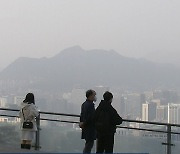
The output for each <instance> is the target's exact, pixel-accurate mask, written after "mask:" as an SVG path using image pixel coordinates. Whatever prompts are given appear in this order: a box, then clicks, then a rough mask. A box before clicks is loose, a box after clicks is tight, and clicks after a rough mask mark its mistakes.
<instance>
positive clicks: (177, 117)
mask: <svg viewBox="0 0 180 154" xmlns="http://www.w3.org/2000/svg"><path fill="white" fill-rule="evenodd" d="M168 123H172V124H180V104H173V103H169V104H168Z"/></svg>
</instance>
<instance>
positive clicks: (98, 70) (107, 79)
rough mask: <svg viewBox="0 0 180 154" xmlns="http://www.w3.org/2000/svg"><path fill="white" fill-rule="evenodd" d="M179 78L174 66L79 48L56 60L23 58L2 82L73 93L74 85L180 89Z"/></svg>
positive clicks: (0, 77)
mask: <svg viewBox="0 0 180 154" xmlns="http://www.w3.org/2000/svg"><path fill="white" fill-rule="evenodd" d="M179 77H180V69H178V68H176V67H174V66H172V65H167V64H158V63H153V62H150V61H147V60H145V59H133V58H127V57H123V56H121V55H120V54H118V53H117V52H115V51H113V50H110V51H105V50H99V49H98V50H96V49H94V50H90V51H86V50H84V49H82V48H81V47H79V46H74V47H71V48H68V49H65V50H63V51H61V52H60V53H59V54H57V55H55V56H54V57H52V58H41V59H33V58H26V57H22V58H19V59H17V60H16V61H15V62H13V63H12V64H10V65H9V66H8V67H7V68H5V69H4V70H3V71H2V72H1V73H0V80H1V81H4V82H5V81H7V80H9V81H12V80H13V81H15V82H18V83H21V82H23V83H27V85H26V86H30V87H34V88H38V89H48V88H49V89H70V88H72V87H73V86H74V85H81V86H84V87H93V86H95V85H106V86H116V87H132V88H152V87H179V86H180V80H179ZM17 86H18V85H17Z"/></svg>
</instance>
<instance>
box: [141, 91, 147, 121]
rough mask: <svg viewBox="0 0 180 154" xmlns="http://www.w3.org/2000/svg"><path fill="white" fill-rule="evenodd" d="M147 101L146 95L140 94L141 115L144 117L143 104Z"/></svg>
mask: <svg viewBox="0 0 180 154" xmlns="http://www.w3.org/2000/svg"><path fill="white" fill-rule="evenodd" d="M145 103H146V95H145V94H141V95H140V117H142V104H145Z"/></svg>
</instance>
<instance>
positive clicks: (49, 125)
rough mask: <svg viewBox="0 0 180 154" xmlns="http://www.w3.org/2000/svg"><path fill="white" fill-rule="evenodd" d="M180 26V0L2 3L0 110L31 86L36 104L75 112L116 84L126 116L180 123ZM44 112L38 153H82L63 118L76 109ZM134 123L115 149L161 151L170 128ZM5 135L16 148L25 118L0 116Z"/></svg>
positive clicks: (116, 101) (15, 105) (76, 133)
mask: <svg viewBox="0 0 180 154" xmlns="http://www.w3.org/2000/svg"><path fill="white" fill-rule="evenodd" d="M179 27H180V0H0V115H1V114H3V115H6V114H9V112H8V111H6V110H7V108H8V109H9V108H10V109H20V107H21V104H22V102H23V100H24V98H25V96H26V94H27V93H29V92H32V93H33V94H34V95H35V104H36V106H37V107H38V110H40V111H48V112H56V113H65V114H67V113H68V114H76V115H79V114H80V113H81V105H82V103H84V101H86V95H85V94H86V91H87V90H88V89H93V90H95V91H96V94H97V95H96V96H97V102H96V103H95V108H96V107H97V106H98V105H99V103H100V101H101V100H102V99H103V94H104V92H106V91H110V92H112V93H113V95H114V97H113V103H112V106H113V107H114V108H115V109H116V110H117V112H118V113H119V115H120V116H121V117H122V118H123V119H130V120H138V121H147V122H148V121H149V122H156V123H157V122H159V123H165V124H166V125H168V127H169V126H170V125H169V123H170V124H174V125H177V124H180V60H179V57H180V42H179V40H180V28H179ZM2 108H5V111H4V109H3V111H2ZM12 114H13V116H17V113H16V112H13V113H12ZM41 118H44V120H43V121H41V122H40V128H41V131H40V146H41V149H40V150H42V151H43V152H62V153H63V152H64V153H73V152H74V153H80V152H82V149H83V145H84V141H82V140H81V129H80V128H79V125H78V124H75V123H73V124H69V123H66V122H67V120H72V121H78V122H79V117H78V116H76V117H66V116H59V115H58V116H57V115H56V116H54V115H53V116H51V115H48V114H47V115H46V114H45V115H44V114H41ZM50 118H51V122H50V121H47V119H50ZM45 119H46V120H45ZM58 120H61V122H58ZM62 120H64V122H65V123H62ZM52 121H53V122H52ZM72 121H71V122H72ZM138 121H136V122H123V123H122V125H121V126H122V127H124V128H121V129H117V132H116V134H115V147H114V152H117V153H120V152H122V153H127V152H128V153H130V152H131V153H139V152H141V153H142V152H143V153H151V154H160V153H162V154H163V153H165V151H166V146H165V145H166V143H165V141H166V140H167V135H166V134H164V133H162V132H164V131H166V126H163V125H156V124H153V125H149V124H144V123H138ZM127 127H129V128H130V129H126V128H127ZM134 128H135V129H136V128H137V129H139V130H147V129H148V130H149V129H153V130H155V131H156V132H151V131H148V132H147V131H138V130H134ZM171 128H172V131H173V132H179V131H180V129H179V127H171ZM169 130H170V129H169ZM0 132H1V133H0V142H1V145H0V151H1V149H3V148H4V146H5V147H6V146H7V144H11V146H13V147H15V148H16V147H18V146H19V142H17V141H18V140H20V131H19V118H14V117H11V118H9V117H4V116H2V115H1V116H0ZM160 132H161V133H160ZM171 136H172V145H175V146H173V150H174V151H173V154H178V153H179V151H180V146H179V145H180V137H179V135H175V134H171ZM9 141H11V142H9ZM162 143H163V145H162ZM167 145H171V144H170V143H169V144H167ZM129 147H131V148H129Z"/></svg>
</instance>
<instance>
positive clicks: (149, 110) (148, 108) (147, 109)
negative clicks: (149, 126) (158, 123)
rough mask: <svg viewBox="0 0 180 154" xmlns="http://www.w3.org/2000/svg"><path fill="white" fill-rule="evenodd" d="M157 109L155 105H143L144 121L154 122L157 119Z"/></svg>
mask: <svg viewBox="0 0 180 154" xmlns="http://www.w3.org/2000/svg"><path fill="white" fill-rule="evenodd" d="M156 108H157V104H155V103H148V102H147V103H146V104H142V120H143V121H154V120H155V119H156Z"/></svg>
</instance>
